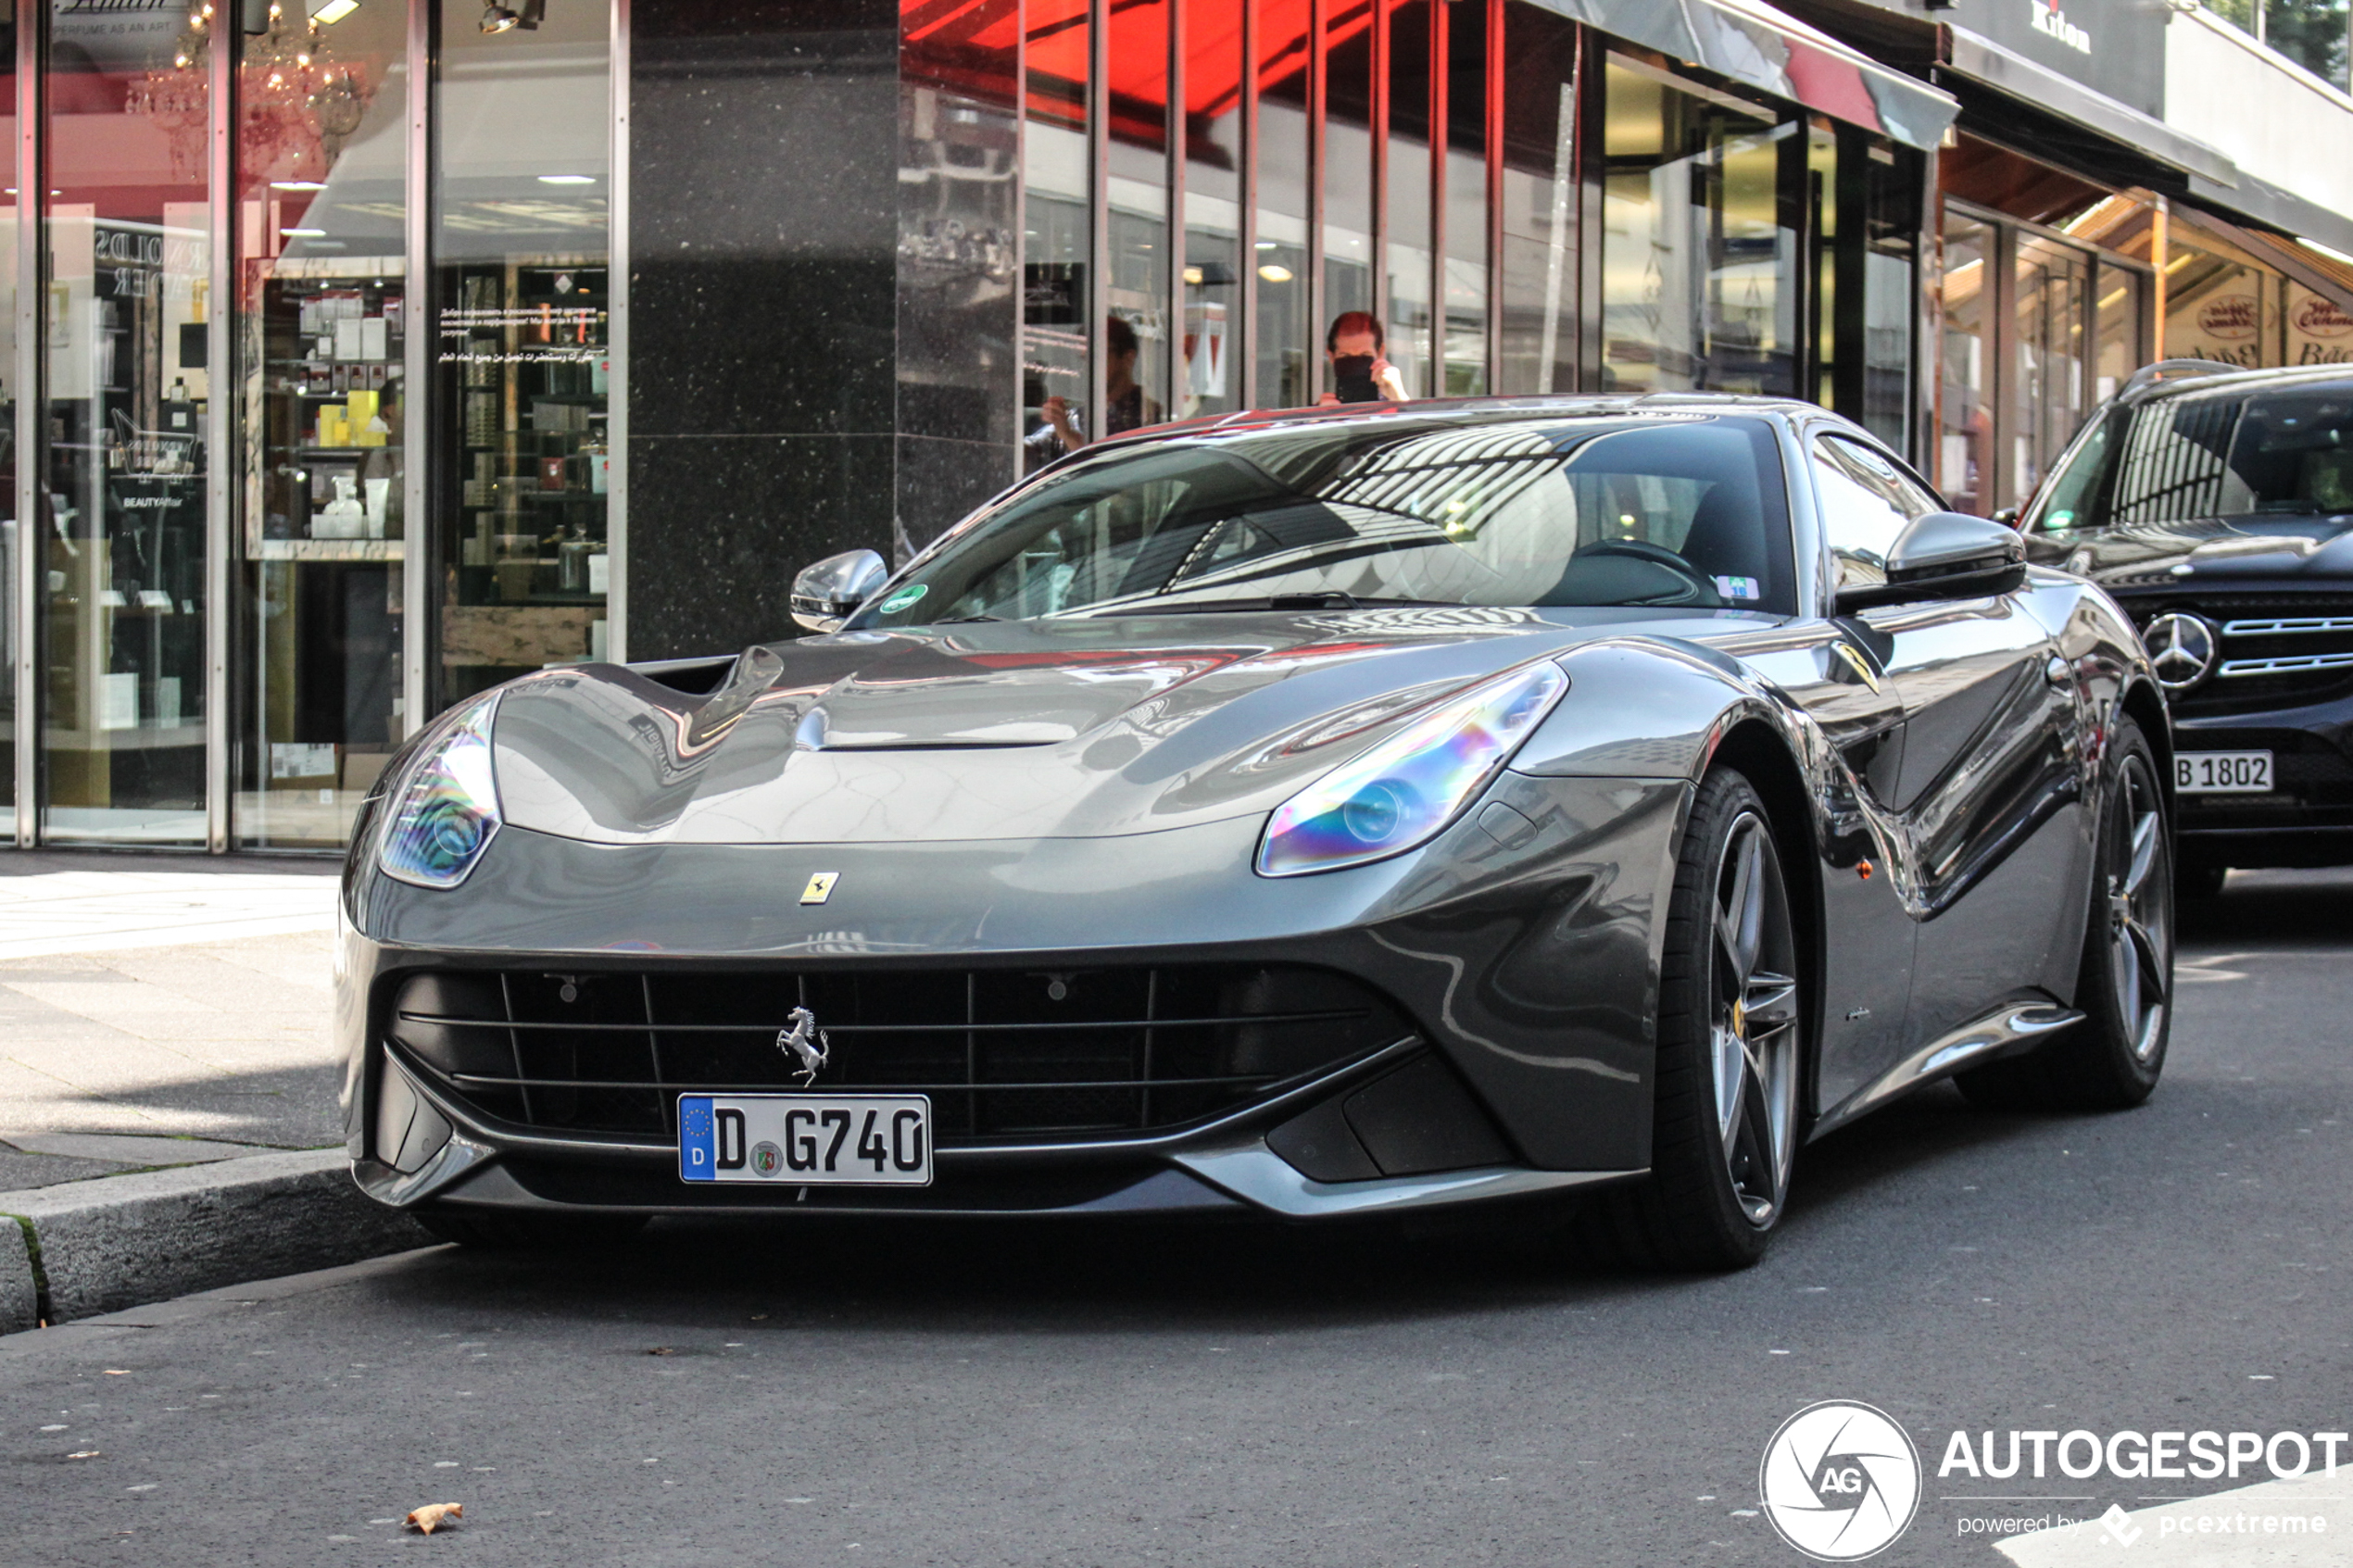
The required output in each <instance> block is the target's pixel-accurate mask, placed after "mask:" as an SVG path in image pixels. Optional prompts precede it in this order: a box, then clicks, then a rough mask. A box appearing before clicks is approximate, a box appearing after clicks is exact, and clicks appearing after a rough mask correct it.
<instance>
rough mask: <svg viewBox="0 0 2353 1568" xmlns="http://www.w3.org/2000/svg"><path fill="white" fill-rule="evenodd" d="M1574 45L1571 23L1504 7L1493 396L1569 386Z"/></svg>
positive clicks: (1573, 301)
mask: <svg viewBox="0 0 2353 1568" xmlns="http://www.w3.org/2000/svg"><path fill="white" fill-rule="evenodd" d="M1577 44H1578V34H1577V27H1576V24H1574V23H1573V22H1570V21H1568V20H1567V19H1564V18H1561V17H1556V16H1554V14H1553V13H1551V12H1550V11H1544V10H1540V9H1538V8H1537V7H1536V6H1505V7H1504V158H1503V162H1504V171H1503V188H1502V189H1501V190H1500V191H1499V192H1498V193H1497V199H1498V200H1500V201H1501V202H1502V203H1503V207H1504V212H1503V227H1504V254H1503V257H1502V263H1503V264H1502V267H1501V269H1500V270H1501V272H1502V274H1503V276H1502V280H1501V282H1500V285H1499V286H1500V287H1501V288H1502V290H1503V295H1504V301H1503V304H1504V309H1503V321H1504V325H1503V333H1504V335H1503V341H1502V342H1501V343H1499V344H1497V345H1496V354H1495V375H1496V380H1495V390H1496V391H1498V392H1504V393H1525V392H1570V391H1573V390H1575V388H1576V386H1577V270H1578V269H1577V250H1576V236H1577V210H1578V188H1577V161H1576V156H1577V144H1576V143H1577V136H1576V131H1577V90H1576V85H1575V83H1576V80H1577V74H1576V73H1577Z"/></svg>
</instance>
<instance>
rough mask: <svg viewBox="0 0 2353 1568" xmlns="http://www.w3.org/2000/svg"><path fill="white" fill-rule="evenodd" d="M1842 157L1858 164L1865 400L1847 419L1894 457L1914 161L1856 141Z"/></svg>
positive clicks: (1908, 306) (1915, 197) (1906, 406)
mask: <svg viewBox="0 0 2353 1568" xmlns="http://www.w3.org/2000/svg"><path fill="white" fill-rule="evenodd" d="M1840 156H1841V157H1844V158H1847V159H1850V160H1851V159H1853V158H1854V157H1857V156H1860V157H1861V158H1862V160H1863V167H1862V170H1861V173H1862V181H1863V202H1864V233H1863V236H1862V243H1863V311H1862V326H1863V344H1862V350H1863V353H1862V359H1863V373H1862V381H1863V395H1862V405H1861V407H1860V408H1856V409H1855V410H1853V413H1854V415H1855V418H1856V421H1857V422H1858V423H1860V424H1861V425H1862V426H1863V428H1864V429H1866V430H1868V431H1869V432H1870V433H1872V434H1874V435H1876V436H1878V437H1879V438H1880V439H1881V440H1882V441H1885V442H1887V443H1888V444H1889V445H1893V446H1894V448H1895V449H1896V450H1897V451H1899V452H1900V451H1902V450H1904V449H1905V446H1906V437H1907V436H1908V435H1909V433H1910V432H1911V428H1912V333H1913V331H1914V328H1913V321H1914V319H1915V316H1916V314H1917V312H1918V309H1919V292H1918V288H1917V284H1916V282H1915V279H1916V278H1917V275H1918V262H1917V257H1918V253H1919V228H1920V171H1919V155H1918V154H1916V153H1911V152H1906V151H1904V150H1902V149H1900V148H1896V147H1890V146H1884V145H1881V144H1876V143H1871V144H1866V143H1865V142H1863V141H1862V140H1861V139H1860V138H1852V139H1850V140H1849V141H1847V142H1846V143H1845V144H1844V145H1843V148H1842V151H1841V154H1840Z"/></svg>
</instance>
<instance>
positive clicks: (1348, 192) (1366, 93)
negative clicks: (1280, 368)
mask: <svg viewBox="0 0 2353 1568" xmlns="http://www.w3.org/2000/svg"><path fill="white" fill-rule="evenodd" d="M1373 6H1374V0H1334V3H1332V4H1330V5H1328V6H1327V7H1326V10H1325V13H1324V26H1325V35H1324V42H1325V64H1324V323H1325V325H1327V326H1329V325H1330V324H1331V321H1332V320H1333V319H1334V318H1335V317H1338V316H1340V314H1342V313H1343V312H1345V311H1350V310H1364V311H1378V309H1379V302H1378V300H1376V299H1375V298H1374V297H1373V168H1374V163H1373ZM1316 363H1317V366H1318V370H1317V374H1318V376H1319V377H1320V378H1322V379H1321V381H1320V382H1319V383H1318V390H1319V391H1328V390H1329V389H1330V388H1329V382H1330V375H1331V372H1330V371H1329V370H1327V369H1324V368H1322V366H1323V360H1322V356H1320V355H1318V356H1317V357H1316Z"/></svg>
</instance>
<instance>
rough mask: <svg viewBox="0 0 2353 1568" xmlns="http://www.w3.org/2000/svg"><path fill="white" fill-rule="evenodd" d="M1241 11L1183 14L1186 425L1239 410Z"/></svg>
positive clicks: (1224, 5) (1210, 1) (1224, 7)
mask: <svg viewBox="0 0 2353 1568" xmlns="http://www.w3.org/2000/svg"><path fill="white" fill-rule="evenodd" d="M1242 4H1243V0H1191V3H1190V4H1189V5H1187V6H1185V8H1184V18H1185V117H1184V146H1185V320H1184V334H1185V336H1184V345H1185V366H1184V383H1183V386H1182V387H1181V389H1180V395H1179V403H1178V408H1179V412H1180V413H1181V414H1185V415H1191V414H1222V413H1226V412H1228V411H1229V410H1232V409H1235V408H1240V407H1241V379H1242V378H1241V373H1240V367H1239V365H1238V364H1236V363H1235V361H1234V355H1235V354H1236V353H1237V352H1239V349H1240V346H1241V302H1242V260H1241V232H1242V231H1241V218H1242V206H1241V202H1242V189H1241V167H1242Z"/></svg>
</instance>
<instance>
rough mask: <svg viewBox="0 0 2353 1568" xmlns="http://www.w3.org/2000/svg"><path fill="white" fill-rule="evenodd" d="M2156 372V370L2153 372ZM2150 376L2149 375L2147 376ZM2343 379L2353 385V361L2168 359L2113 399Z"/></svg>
mask: <svg viewBox="0 0 2353 1568" xmlns="http://www.w3.org/2000/svg"><path fill="white" fill-rule="evenodd" d="M2153 372H2154V373H2153ZM2144 377H2146V378H2148V379H2146V380H2144V379H2143V378H2144ZM2329 382H2343V383H2347V386H2348V387H2353V365H2274V366H2270V367H2259V368H2257V369H2255V370H2246V369H2244V368H2242V367H2239V366H2233V365H2221V364H2214V363H2211V362H2209V361H2205V360H2197V359H2165V360H2160V361H2158V363H2157V364H2154V365H2146V366H2144V367H2142V368H2141V369H2140V370H2137V371H2135V372H2134V373H2133V379H2132V380H2131V381H2128V382H2126V383H2124V390H2123V391H2121V392H2120V393H2118V394H2117V395H2116V396H2115V397H2114V398H2113V399H2112V401H2113V402H2115V403H2116V404H2118V405H2120V406H2121V405H2126V404H2141V403H2149V402H2155V401H2158V400H2160V399H2164V398H2169V397H2182V396H2186V395H2192V394H2196V393H2208V392H2225V391H2234V390H2239V389H2244V388H2252V387H2260V386H2306V385H2309V384H2311V383H2329Z"/></svg>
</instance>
